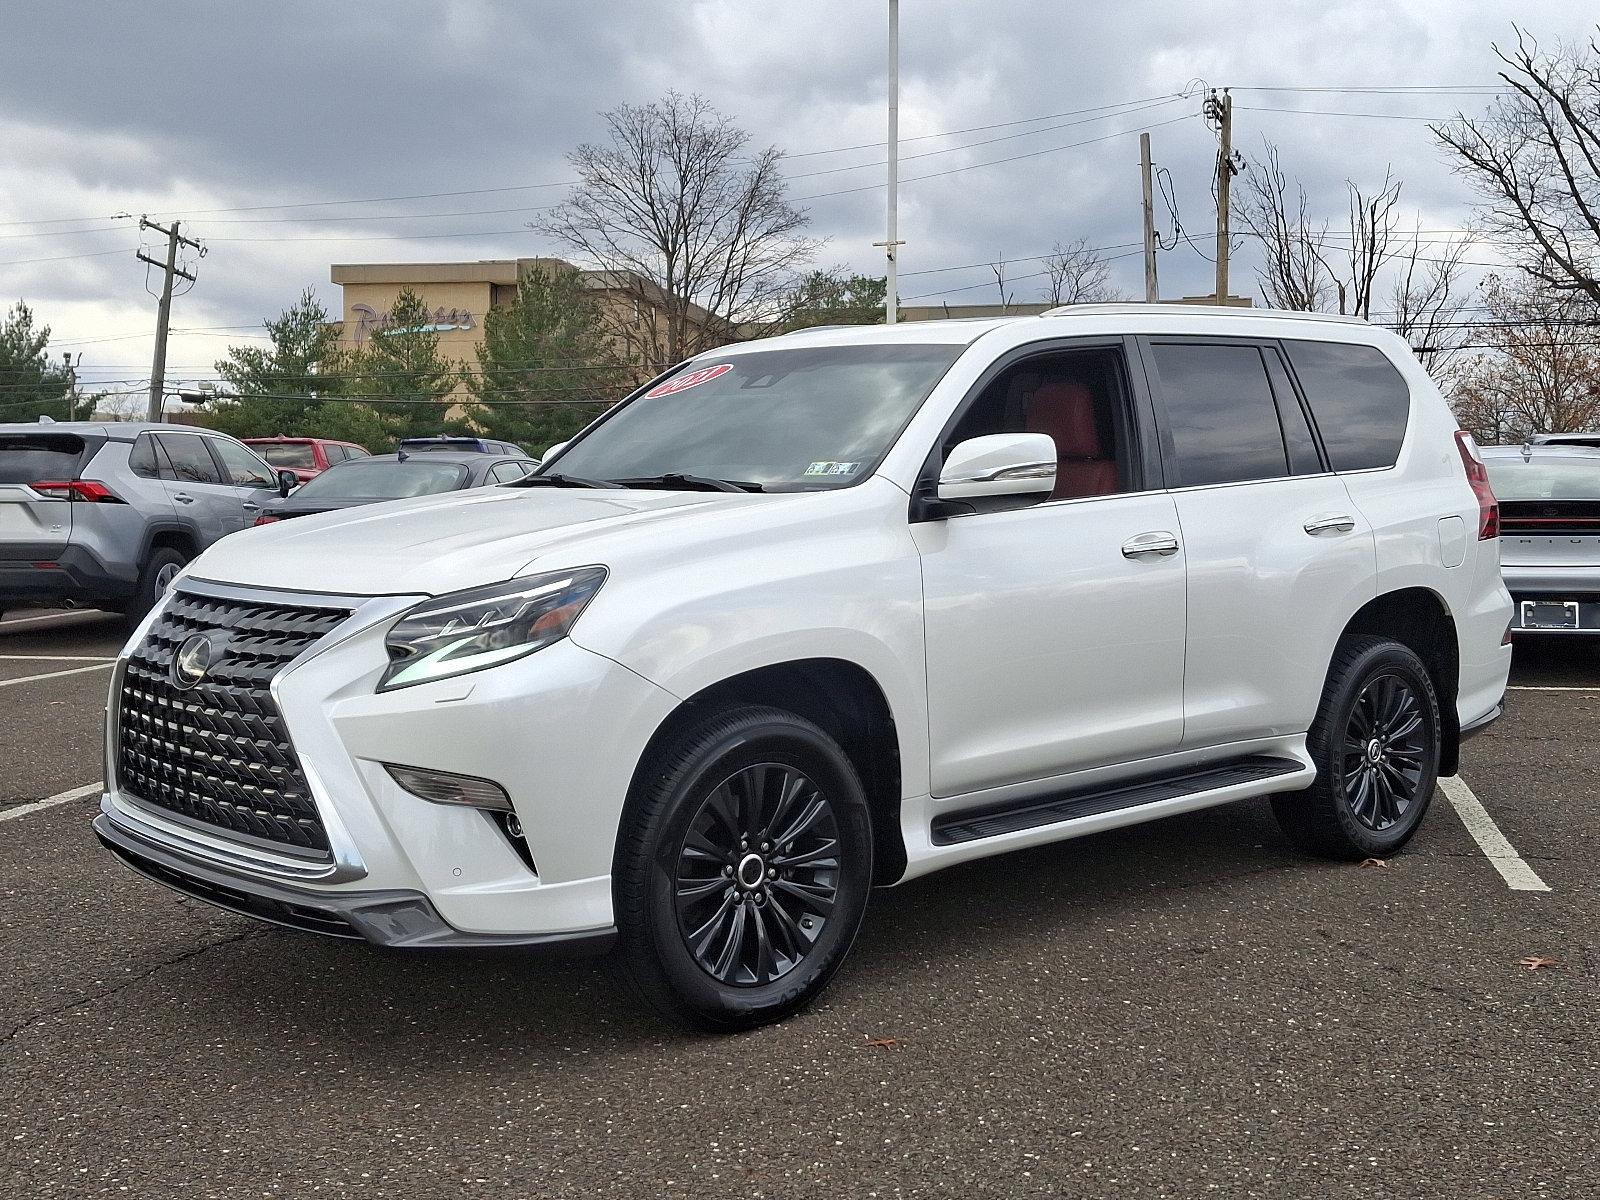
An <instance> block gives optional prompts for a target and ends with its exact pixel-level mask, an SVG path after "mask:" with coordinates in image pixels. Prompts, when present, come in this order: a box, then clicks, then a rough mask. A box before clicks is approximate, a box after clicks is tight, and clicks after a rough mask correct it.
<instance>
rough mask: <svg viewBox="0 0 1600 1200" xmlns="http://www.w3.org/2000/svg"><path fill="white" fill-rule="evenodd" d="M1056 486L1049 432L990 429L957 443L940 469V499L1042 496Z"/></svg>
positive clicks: (1053, 455)
mask: <svg viewBox="0 0 1600 1200" xmlns="http://www.w3.org/2000/svg"><path fill="white" fill-rule="evenodd" d="M1055 489H1056V443H1055V439H1054V438H1052V437H1051V436H1050V435H1049V434H1048V433H991V434H986V435H985V436H983V437H975V438H968V439H967V440H966V441H964V442H960V443H958V444H957V445H956V447H955V449H953V450H951V451H950V454H949V455H948V457H946V458H945V461H944V470H942V471H941V472H940V473H939V499H941V500H984V499H988V498H989V497H992V496H1034V497H1038V498H1043V497H1045V496H1048V495H1049V494H1050V493H1051V492H1053V491H1055Z"/></svg>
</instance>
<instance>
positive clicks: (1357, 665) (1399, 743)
mask: <svg viewBox="0 0 1600 1200" xmlns="http://www.w3.org/2000/svg"><path fill="white" fill-rule="evenodd" d="M1445 702H1446V703H1454V697H1449V698H1447V699H1446V701H1445ZM1443 743H1444V722H1443V719H1442V717H1441V715H1440V698H1439V695H1438V693H1437V691H1436V690H1435V684H1434V681H1433V678H1432V676H1430V675H1429V673H1428V668H1427V666H1426V665H1425V664H1424V663H1423V662H1422V660H1421V659H1419V658H1418V657H1417V654H1416V652H1415V651H1414V650H1412V649H1411V648H1410V647H1408V646H1405V645H1402V644H1401V643H1399V642H1396V641H1394V640H1392V639H1389V638H1384V637H1378V636H1374V635H1372V634H1364V635H1360V636H1355V637H1350V638H1347V639H1346V640H1345V641H1344V642H1343V643H1341V644H1340V646H1339V647H1338V649H1337V650H1335V652H1334V656H1333V662H1332V663H1331V664H1330V665H1329V670H1328V678H1327V682H1326V683H1325V684H1324V686H1323V689H1322V702H1321V704H1320V705H1319V706H1318V710H1317V715H1316V719H1315V720H1314V721H1313V722H1312V723H1311V729H1310V731H1309V732H1308V733H1307V735H1306V751H1307V753H1309V754H1310V756H1311V760H1312V761H1313V762H1314V763H1315V764H1316V767H1317V774H1316V778H1315V779H1314V780H1313V781H1312V782H1311V784H1310V785H1309V786H1308V787H1306V788H1304V789H1303V790H1301V791H1297V792H1286V793H1283V794H1280V795H1276V796H1274V797H1273V798H1272V811H1273V814H1274V815H1275V816H1276V817H1277V818H1278V824H1279V825H1280V826H1281V827H1282V829H1283V832H1284V833H1285V834H1286V835H1288V838H1289V840H1290V841H1292V842H1293V843H1295V845H1297V846H1299V847H1301V848H1302V849H1304V850H1309V851H1310V852H1311V853H1313V854H1320V855H1323V856H1325V857H1328V858H1338V859H1345V860H1347V861H1352V860H1353V861H1360V860H1361V859H1364V858H1387V857H1388V856H1389V855H1391V854H1394V853H1396V852H1398V851H1399V850H1400V849H1401V848H1402V847H1403V846H1404V845H1405V844H1406V843H1407V842H1408V841H1410V840H1411V838H1412V836H1413V835H1414V834H1415V833H1416V832H1417V829H1418V827H1419V826H1420V825H1421V824H1422V819H1423V817H1424V816H1426V815H1427V812H1428V805H1429V802H1430V801H1431V800H1432V798H1433V789H1434V783H1435V781H1436V780H1437V777H1438V772H1439V751H1440V747H1441V746H1442V745H1443Z"/></svg>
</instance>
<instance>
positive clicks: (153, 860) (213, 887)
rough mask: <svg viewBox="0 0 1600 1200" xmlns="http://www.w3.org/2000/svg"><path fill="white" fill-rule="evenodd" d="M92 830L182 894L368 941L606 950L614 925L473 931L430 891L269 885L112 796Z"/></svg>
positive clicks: (128, 861) (123, 858)
mask: <svg viewBox="0 0 1600 1200" xmlns="http://www.w3.org/2000/svg"><path fill="white" fill-rule="evenodd" d="M94 832H95V836H96V837H98V838H99V839H100V842H101V844H102V845H104V846H105V848H106V849H107V850H109V851H111V853H112V854H113V855H115V856H116V858H117V859H118V860H119V861H120V862H121V863H122V864H123V865H124V866H126V867H128V868H129V869H130V870H133V871H136V872H137V873H138V874H140V875H143V876H144V877H145V878H146V879H152V880H154V881H155V882H156V883H160V884H163V885H165V886H166V887H169V888H172V889H173V890H174V891H176V892H180V893H182V894H183V895H185V896H191V897H193V898H194V899H196V900H203V901H205V902H206V903H207V904H214V905H216V906H217V907H218V908H222V909H226V910H227V911H229V912H233V913H238V914H240V915H241V916H246V917H254V918H256V919H257V920H258V921H266V922H268V923H270V924H273V925H282V926H284V927H286V928H289V929H298V930H301V931H303V932H306V933H319V934H322V935H323V936H325V937H338V938H355V939H365V940H366V941H369V942H371V943H373V944H374V945H377V946H392V947H398V948H402V949H494V948H497V947H515V948H518V949H529V948H537V949H552V950H560V951H562V952H564V953H571V954H574V955H579V954H603V953H605V952H606V951H607V950H608V949H610V947H611V945H612V943H613V942H615V941H616V931H615V930H614V929H603V930H585V931H579V932H575V933H546V934H493V933H469V932H464V931H462V930H459V929H455V928H453V927H452V926H450V925H449V924H448V923H447V922H446V921H445V919H444V918H443V917H441V916H440V915H439V910H438V909H436V908H435V907H434V906H433V904H432V902H431V901H429V899H428V898H427V896H425V895H423V894H422V893H421V892H416V891H409V890H407V889H404V888H391V889H387V890H382V891H368V890H362V891H354V890H351V891H340V892H328V891H325V890H317V889H314V888H305V887H292V886H290V885H288V884H282V883H272V882H269V881H267V880H264V879H259V878H255V877H253V876H250V875H247V874H245V873H243V872H236V871H227V870H224V869H222V868H220V867H216V866H207V865H204V864H202V863H199V862H197V861H195V860H193V859H190V858H187V857H185V856H183V855H180V854H175V853H174V852H173V851H172V850H171V849H169V848H168V847H166V846H163V845H162V844H161V843H160V842H159V841H153V840H147V839H146V838H144V837H141V836H140V835H139V834H138V833H137V832H136V831H135V830H134V829H132V828H131V827H129V826H127V825H125V824H123V823H122V822H120V821H119V820H118V819H117V813H116V810H115V809H114V808H113V807H111V805H110V804H109V802H107V803H106V804H104V806H103V807H102V810H101V813H100V815H99V816H98V817H96V818H95V819H94Z"/></svg>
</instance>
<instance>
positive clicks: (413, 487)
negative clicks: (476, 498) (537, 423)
mask: <svg viewBox="0 0 1600 1200" xmlns="http://www.w3.org/2000/svg"><path fill="white" fill-rule="evenodd" d="M466 477H467V469H466V468H465V467H463V466H461V465H459V464H458V463H448V462H418V461H417V460H416V459H414V458H412V459H407V460H405V461H404V462H397V461H396V460H395V459H392V458H366V459H362V460H361V461H360V462H347V463H340V464H339V465H338V466H335V467H329V468H328V469H327V470H326V471H324V472H323V473H322V474H321V475H318V476H317V477H316V478H315V479H313V480H311V481H310V482H309V483H307V484H305V485H304V486H302V487H301V488H300V489H299V490H298V491H296V492H295V494H294V498H295V499H296V500H299V499H300V498H302V497H310V498H314V499H323V500H402V499H404V498H405V497H407V496H431V495H433V494H434V493H435V492H448V491H450V490H451V489H453V488H456V487H459V486H460V485H461V482H462V481H463V480H464V479H466Z"/></svg>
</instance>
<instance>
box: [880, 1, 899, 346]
mask: <svg viewBox="0 0 1600 1200" xmlns="http://www.w3.org/2000/svg"><path fill="white" fill-rule="evenodd" d="M888 182H889V200H888V214H887V216H888V222H887V225H888V228H887V231H886V234H885V239H884V240H883V241H881V242H874V243H873V245H875V246H882V247H883V248H884V252H885V253H886V254H887V255H888V259H889V272H888V286H887V287H886V288H885V289H884V293H883V319H884V322H885V324H888V325H893V324H894V323H895V322H896V321H897V320H899V317H900V294H899V293H900V280H899V277H898V263H897V262H896V259H897V258H898V257H899V253H900V247H901V245H902V244H903V243H902V242H901V241H900V235H899V229H898V220H897V216H898V214H897V211H896V210H897V208H898V206H899V200H900V0H889V181H888Z"/></svg>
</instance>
